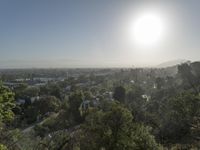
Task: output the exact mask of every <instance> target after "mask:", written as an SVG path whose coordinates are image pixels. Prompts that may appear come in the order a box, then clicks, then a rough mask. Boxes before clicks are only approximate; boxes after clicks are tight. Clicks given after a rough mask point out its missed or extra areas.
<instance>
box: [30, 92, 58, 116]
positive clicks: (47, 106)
mask: <svg viewBox="0 0 200 150" xmlns="http://www.w3.org/2000/svg"><path fill="white" fill-rule="evenodd" d="M34 105H35V107H36V108H37V109H39V113H40V114H42V115H44V114H46V113H47V112H57V111H58V110H59V107H60V105H61V104H60V100H58V99H57V98H56V97H55V96H43V97H41V98H40V99H39V100H38V101H35V103H34Z"/></svg>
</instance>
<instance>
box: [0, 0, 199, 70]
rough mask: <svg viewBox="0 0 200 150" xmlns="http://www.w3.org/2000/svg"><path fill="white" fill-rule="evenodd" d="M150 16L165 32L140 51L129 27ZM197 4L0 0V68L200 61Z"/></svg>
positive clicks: (180, 0) (183, 0)
mask: <svg viewBox="0 0 200 150" xmlns="http://www.w3.org/2000/svg"><path fill="white" fill-rule="evenodd" d="M149 12H154V13H155V14H157V15H158V16H160V18H161V19H162V21H163V24H164V28H165V33H164V34H163V36H162V38H161V39H160V40H159V42H157V43H156V44H154V45H153V46H147V47H140V46H138V45H137V43H135V41H134V39H133V37H132V36H131V34H132V33H131V30H130V24H131V23H132V22H134V21H135V20H137V19H138V17H139V16H140V14H142V13H149ZM199 27H200V1H199V0H167V1H164V0H123V1H122V0H34V1H33V0H17V1H16V0H1V1H0V68H45V67H47V68H55V67H61V68H69V67H70V68H72V67H131V66H138V67H148V66H155V65H158V64H160V63H163V62H165V61H169V60H175V59H187V60H191V61H197V60H200V58H199V57H200V49H199V47H200V46H199V43H200V30H199Z"/></svg>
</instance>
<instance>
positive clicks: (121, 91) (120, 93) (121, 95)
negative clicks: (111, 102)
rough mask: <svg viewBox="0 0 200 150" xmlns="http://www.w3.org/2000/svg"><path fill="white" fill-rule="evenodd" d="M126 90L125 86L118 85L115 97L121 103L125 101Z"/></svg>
mask: <svg viewBox="0 0 200 150" xmlns="http://www.w3.org/2000/svg"><path fill="white" fill-rule="evenodd" d="M125 96H126V90H125V88H124V87H123V86H118V87H116V88H115V90H114V94H113V98H114V99H115V100H118V101H119V102H121V103H124V102H125Z"/></svg>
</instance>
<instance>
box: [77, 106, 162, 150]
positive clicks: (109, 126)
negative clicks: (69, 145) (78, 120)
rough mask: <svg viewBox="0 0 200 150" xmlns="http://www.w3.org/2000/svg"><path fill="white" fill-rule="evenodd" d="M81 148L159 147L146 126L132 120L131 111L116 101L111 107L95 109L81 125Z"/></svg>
mask: <svg viewBox="0 0 200 150" xmlns="http://www.w3.org/2000/svg"><path fill="white" fill-rule="evenodd" d="M82 132H83V133H82V139H81V149H83V150H86V149H87V150H99V149H105V150H132V149H135V150H141V149H144V150H146V149H148V150H156V149H158V148H159V146H158V144H157V143H156V142H155V140H154V137H153V136H151V135H150V134H149V131H148V129H147V128H145V127H144V126H142V125H139V124H136V123H134V122H133V116H132V114H131V112H130V111H129V110H128V109H126V108H124V107H122V106H121V105H119V104H117V103H112V104H111V109H110V110H108V111H106V112H103V111H95V112H93V113H91V114H89V115H88V116H87V117H86V122H85V123H84V125H83V126H82Z"/></svg>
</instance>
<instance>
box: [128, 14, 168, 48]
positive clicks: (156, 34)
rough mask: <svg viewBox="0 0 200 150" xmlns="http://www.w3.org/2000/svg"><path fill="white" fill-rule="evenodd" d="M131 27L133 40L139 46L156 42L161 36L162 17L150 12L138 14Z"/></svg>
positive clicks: (162, 27)
mask: <svg viewBox="0 0 200 150" xmlns="http://www.w3.org/2000/svg"><path fill="white" fill-rule="evenodd" d="M131 28H132V29H131V30H132V31H131V34H132V36H133V38H134V41H135V42H136V43H137V44H139V45H141V46H150V45H155V44H157V43H158V41H159V40H160V39H161V38H162V35H163V31H164V25H163V21H162V19H161V18H160V17H159V16H158V15H156V14H152V13H147V14H143V15H141V16H139V17H138V18H137V19H136V20H135V21H134V23H133V25H132V27H131Z"/></svg>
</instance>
